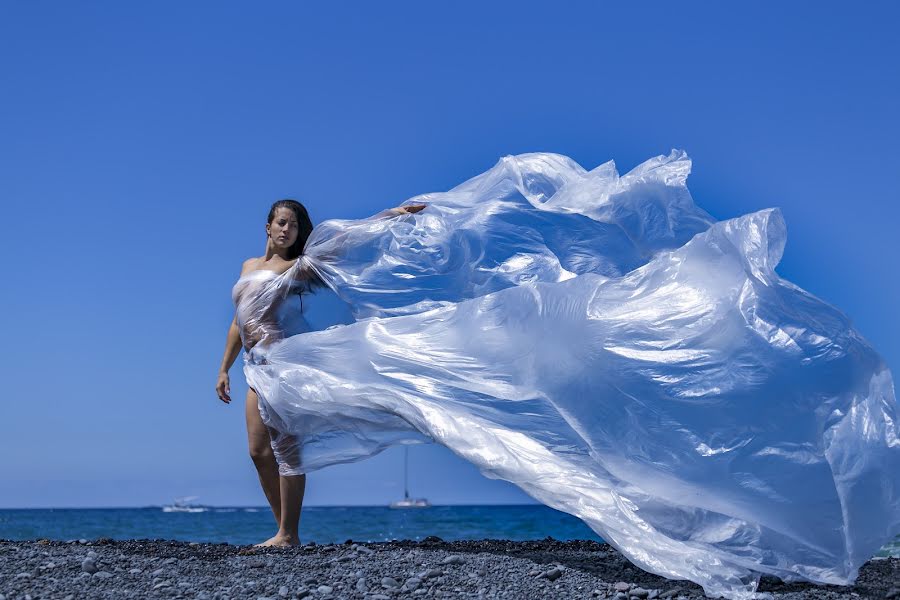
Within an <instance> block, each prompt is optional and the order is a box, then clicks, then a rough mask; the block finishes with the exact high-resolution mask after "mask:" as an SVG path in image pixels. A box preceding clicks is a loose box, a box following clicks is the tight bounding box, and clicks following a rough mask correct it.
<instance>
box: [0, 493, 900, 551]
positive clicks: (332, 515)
mask: <svg viewBox="0 0 900 600" xmlns="http://www.w3.org/2000/svg"><path fill="white" fill-rule="evenodd" d="M196 510H198V512H165V511H164V510H163V508H162V507H160V506H149V507H145V508H54V509H0V539H8V540H34V539H40V538H47V539H52V540H77V539H88V540H91V539H96V538H101V537H108V538H113V539H167V540H181V541H188V542H212V543H219V542H227V543H230V544H254V543H257V542H261V541H263V540H265V539H267V538H269V537H270V536H271V535H273V534H274V532H275V529H276V528H275V521H274V519H273V518H272V515H271V513H270V511H269V508H268V507H261V506H260V507H221V506H219V507H199V508H197V509H196ZM431 535H434V536H437V537H439V538H441V539H443V540H447V541H452V540H465V539H486V538H494V539H508V540H517V541H520V540H538V539H544V538H546V537H548V536H549V537H552V538H555V539H557V540H573V539H586V540H601V538H600V537H599V536H598V535H597V534H596V533H594V532H593V531H592V530H591V529H590V528H589V527H588V526H587V525H585V524H584V523H583V522H582V521H581V520H580V519H577V518H575V517H573V516H572V515H569V514H567V513H563V512H559V511H557V510H554V509H552V508H548V507H546V506H543V505H531V504H528V505H507V506H432V507H429V508H415V509H391V508H388V507H383V506H322V507H319V506H308V507H304V508H303V513H302V517H301V522H300V538H301V541H303V542H304V543H307V542H316V543H317V544H328V543H340V542H345V541H347V540H353V541H355V542H382V541H389V540H402V539H411V540H421V539H424V538H426V537H428V536H431ZM878 555H879V556H897V557H900V537H898V538H897V539H895V540H894V541H893V542H892V543H890V544H888V545H887V546H885V547H884V548H882V550H881V551H880V552H879V553H878Z"/></svg>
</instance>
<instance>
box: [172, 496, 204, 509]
mask: <svg viewBox="0 0 900 600" xmlns="http://www.w3.org/2000/svg"><path fill="white" fill-rule="evenodd" d="M196 499H197V496H182V497H181V498H175V502H173V503H172V504H167V505H166V506H163V507H162V510H163V512H183V513H201V512H206V511H208V510H209V508H208V507H206V506H200V505H198V504H191V502H192V501H193V500H196Z"/></svg>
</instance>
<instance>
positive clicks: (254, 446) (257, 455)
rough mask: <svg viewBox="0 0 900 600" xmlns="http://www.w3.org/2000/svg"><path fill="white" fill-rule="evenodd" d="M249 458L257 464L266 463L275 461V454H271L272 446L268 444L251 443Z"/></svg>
mask: <svg viewBox="0 0 900 600" xmlns="http://www.w3.org/2000/svg"><path fill="white" fill-rule="evenodd" d="M250 458H251V459H253V462H254V463H257V464H259V463H268V462H272V461H274V460H275V453H274V452H272V446H271V445H270V444H268V443H266V444H261V443H256V442H253V441H251V442H250Z"/></svg>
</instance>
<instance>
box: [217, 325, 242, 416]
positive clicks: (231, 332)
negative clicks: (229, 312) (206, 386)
mask: <svg viewBox="0 0 900 600" xmlns="http://www.w3.org/2000/svg"><path fill="white" fill-rule="evenodd" d="M240 353H241V330H240V329H239V328H238V324H237V315H235V317H234V319H232V321H231V327H229V328H228V337H227V339H226V340H225V356H224V357H223V358H222V366H221V367H220V368H219V377H218V379H217V381H216V394H217V395H218V396H219V400H221V401H222V402H224V403H225V404H228V403H229V402H231V382H230V381H229V379H228V370H229V369H230V368H231V365H233V364H234V361H235V359H236V358H237V357H238V354H240Z"/></svg>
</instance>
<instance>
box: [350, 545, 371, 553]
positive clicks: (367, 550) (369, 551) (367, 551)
mask: <svg viewBox="0 0 900 600" xmlns="http://www.w3.org/2000/svg"><path fill="white" fill-rule="evenodd" d="M354 550H356V551H357V552H362V553H363V554H375V551H374V550H372V549H371V548H366V547H365V546H358V547H357V548H354Z"/></svg>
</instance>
